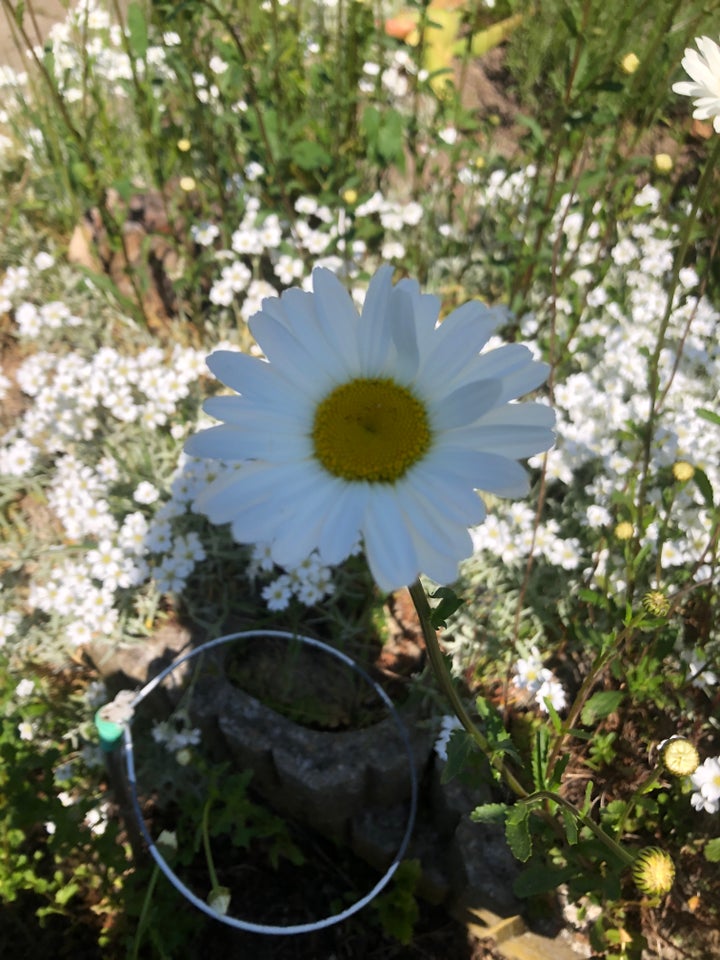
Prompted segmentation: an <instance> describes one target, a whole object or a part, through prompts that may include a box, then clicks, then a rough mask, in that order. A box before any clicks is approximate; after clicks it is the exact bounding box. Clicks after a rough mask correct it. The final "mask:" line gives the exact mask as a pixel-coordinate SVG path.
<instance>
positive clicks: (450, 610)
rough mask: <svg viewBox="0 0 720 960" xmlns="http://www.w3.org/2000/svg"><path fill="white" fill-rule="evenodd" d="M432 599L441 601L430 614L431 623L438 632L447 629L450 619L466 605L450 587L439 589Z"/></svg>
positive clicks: (432, 594) (432, 595)
mask: <svg viewBox="0 0 720 960" xmlns="http://www.w3.org/2000/svg"><path fill="white" fill-rule="evenodd" d="M430 599H431V600H438V599H439V600H440V603H438V605H437V606H436V607H434V608H433V610H432V612H431V614H430V622H431V623H432V625H433V627H435V629H436V630H439V629H440V628H441V627H446V626H447V621H448V620H449V619H450V617H451V616H452V615H453V614H454V613H455V611H456V610H458V609H459V608H460V607H461V606H462V605H463V604H464V603H465V601H464V600H463V599H462V598H461V597H458V595H457V594H456V593H455V591H454V590H451V589H450V587H438V589H437V590H436V591H435V593H431V594H430Z"/></svg>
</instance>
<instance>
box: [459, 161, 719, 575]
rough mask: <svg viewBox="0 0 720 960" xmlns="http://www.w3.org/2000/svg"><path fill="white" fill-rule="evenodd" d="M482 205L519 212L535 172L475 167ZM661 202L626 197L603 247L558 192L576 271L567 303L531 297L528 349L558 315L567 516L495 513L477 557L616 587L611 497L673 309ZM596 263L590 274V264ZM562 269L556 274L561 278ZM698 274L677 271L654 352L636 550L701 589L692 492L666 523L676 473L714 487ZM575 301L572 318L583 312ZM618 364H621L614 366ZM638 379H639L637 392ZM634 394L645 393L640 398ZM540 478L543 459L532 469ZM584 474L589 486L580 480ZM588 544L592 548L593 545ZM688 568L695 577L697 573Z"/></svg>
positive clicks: (708, 356)
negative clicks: (533, 560) (652, 429)
mask: <svg viewBox="0 0 720 960" xmlns="http://www.w3.org/2000/svg"><path fill="white" fill-rule="evenodd" d="M472 174H473V180H474V182H475V183H476V184H477V185H478V191H477V192H478V197H477V202H478V205H479V207H480V208H485V207H489V206H491V205H496V206H497V205H500V207H503V205H504V206H505V207H506V208H507V207H508V206H509V207H510V208H512V210H519V211H520V213H519V214H518V216H520V218H522V210H523V205H524V204H525V203H526V201H527V198H528V196H529V189H530V186H531V183H532V180H533V177H534V176H535V174H536V171H535V168H534V167H528V168H525V169H524V170H521V171H516V172H514V173H507V172H506V171H493V172H492V173H490V174H489V175H487V174H484V173H483V171H477V170H473V171H472ZM659 204H660V195H659V193H658V191H657V189H656V188H655V187H653V186H651V185H648V186H646V187H644V188H643V189H642V190H641V191H639V192H638V194H637V195H636V196H635V197H634V199H633V202H632V205H631V210H632V211H633V212H634V215H633V216H629V217H628V218H626V219H625V220H622V221H620V222H619V223H618V224H617V240H616V242H615V243H614V245H613V246H612V248H611V249H610V250H609V251H607V250H605V249H604V248H603V246H602V239H601V238H602V237H603V236H604V235H605V229H604V225H603V223H602V210H601V208H600V207H599V206H596V207H595V208H594V210H593V211H592V216H591V219H588V216H587V215H586V214H585V213H583V212H582V211H581V210H580V209H578V204H577V202H576V200H575V198H573V197H570V196H565V197H563V198H562V199H561V201H560V203H559V204H558V209H557V211H556V214H555V217H554V233H553V234H552V236H551V239H553V240H555V241H556V242H557V244H558V246H559V248H560V249H562V250H563V251H564V256H565V257H566V258H567V261H568V263H571V264H573V265H574V267H575V269H574V270H573V272H572V274H571V277H570V280H571V282H570V285H569V292H568V294H567V296H566V297H564V298H563V297H561V298H554V299H553V298H550V299H551V303H550V306H548V304H549V302H550V301H549V299H548V297H547V295H546V292H545V291H543V290H542V289H540V287H538V289H537V290H536V292H535V295H536V296H537V297H538V299H537V311H536V313H534V314H528V315H527V316H526V317H524V318H523V319H522V334H523V336H524V337H525V338H526V340H532V339H533V338H535V336H536V334H537V332H538V330H539V329H541V328H542V325H543V322H544V321H547V319H548V316H547V315H548V310H549V309H552V310H553V311H554V320H553V322H554V323H555V326H556V329H557V331H558V335H567V336H568V340H569V351H570V355H571V362H572V363H573V364H574V367H575V370H574V371H573V372H571V373H569V374H568V375H567V376H566V377H565V379H564V380H559V381H558V382H556V383H555V386H554V402H555V407H556V410H557V412H558V422H557V434H558V442H557V445H556V447H555V448H554V449H553V450H551V451H550V453H549V454H547V455H546V457H547V458H546V460H545V464H546V466H545V469H546V477H547V480H548V481H549V483H550V485H551V489H552V485H555V488H556V489H562V488H563V487H565V488H569V489H570V490H571V491H572V497H570V498H569V501H568V502H570V503H571V504H572V512H571V511H565V513H564V514H563V512H562V511H559V512H556V513H555V514H554V516H553V517H552V518H550V519H547V520H546V519H544V518H543V519H541V521H540V522H539V523H536V521H535V516H534V512H533V511H531V510H530V509H529V508H528V507H527V506H526V505H524V504H514V505H512V506H510V507H508V508H505V507H504V506H503V507H502V510H497V509H496V510H494V511H493V514H492V515H491V516H490V517H489V518H488V519H487V521H486V522H485V523H484V524H483V525H482V526H480V527H479V528H477V530H475V531H473V539H474V543H475V548H476V551H477V552H480V551H485V552H487V553H489V554H490V555H493V556H498V557H501V558H502V560H503V562H504V563H506V564H511V563H513V562H516V561H519V562H523V561H524V560H525V558H526V557H527V555H528V553H529V552H530V549H531V547H532V550H533V552H534V554H535V555H536V556H542V557H543V558H544V559H545V560H546V561H547V562H548V563H549V564H550V565H552V566H555V567H559V568H561V569H563V570H567V571H574V570H576V571H578V573H579V574H581V575H582V576H583V577H585V576H586V575H587V576H588V577H590V576H592V577H593V579H594V581H595V583H597V584H599V585H600V586H601V588H602V589H605V588H606V587H610V588H612V589H613V590H614V591H617V592H620V591H622V589H623V588H624V580H623V576H624V574H623V567H624V564H623V561H622V550H618V547H617V545H616V544H615V543H613V542H612V536H611V534H612V530H613V528H614V526H615V525H616V524H617V523H618V522H619V520H621V519H624V518H623V517H621V516H618V514H617V507H616V495H617V493H618V491H622V490H623V489H625V487H626V484H627V478H628V476H629V475H630V474H631V472H632V469H633V464H634V463H635V462H636V461H637V458H638V456H639V448H638V441H637V440H636V439H635V434H633V432H632V431H630V430H628V426H629V425H630V424H633V423H634V424H643V423H644V422H646V420H647V417H648V412H649V399H648V390H647V389H646V388H645V383H646V382H647V378H648V373H647V371H648V355H652V353H653V351H654V349H655V345H656V343H657V338H658V336H659V331H660V326H661V323H662V319H663V316H664V312H665V310H666V307H667V294H666V292H665V291H666V289H667V285H668V277H669V271H670V270H671V268H672V263H673V259H674V254H675V248H676V245H677V240H676V237H675V231H674V230H673V228H672V227H671V225H670V224H669V223H668V222H667V221H666V220H664V219H663V218H662V217H660V216H659V215H658V214H657V212H656V210H657V209H658V207H659ZM598 264H602V265H603V273H602V275H601V276H599V275H598V270H597V265H598ZM563 267H564V264H560V265H559V267H558V269H563ZM698 283H699V281H698V277H697V274H696V272H695V271H694V269H692V268H684V269H683V270H681V271H680V287H679V290H678V292H677V294H676V297H675V302H674V304H673V308H672V311H671V313H670V322H669V324H668V328H667V331H666V333H665V338H664V343H663V347H662V349H661V351H660V360H659V373H660V394H661V395H662V396H663V403H662V406H661V408H660V412H659V416H658V418H657V421H656V435H655V439H654V443H653V446H652V450H651V453H652V461H651V475H650V484H649V486H648V491H647V498H648V501H649V503H650V505H651V507H653V508H655V509H657V511H658V518H657V519H656V520H655V521H653V522H652V523H650V524H649V525H648V526H647V528H646V529H645V530H643V531H642V534H641V546H647V547H649V548H650V550H651V551H652V553H651V555H652V554H654V555H656V556H657V557H658V559H659V561H660V565H661V567H662V569H663V570H671V568H673V567H685V568H688V569H694V575H695V579H696V580H703V579H706V578H707V577H708V576H710V575H711V570H710V568H709V566H708V565H707V564H697V561H698V559H699V558H700V557H701V556H702V554H703V552H704V550H705V548H706V547H707V544H708V542H709V541H710V539H711V537H712V533H713V518H712V514H711V511H710V510H709V509H708V507H707V505H706V504H705V502H704V500H703V497H702V494H701V492H700V490H699V489H698V488H697V486H696V485H695V484H694V483H684V484H682V485H679V484H677V485H676V487H677V489H676V492H675V495H674V497H673V502H672V507H671V511H670V513H669V514H667V512H666V507H665V505H664V503H665V501H664V500H663V495H664V490H665V488H666V487H667V483H668V480H667V475H668V473H669V472H670V468H671V467H672V465H673V463H675V462H676V461H679V460H686V461H688V463H689V464H690V465H691V466H693V467H694V468H700V469H702V470H703V471H704V472H705V473H706V474H707V477H708V479H709V481H710V485H711V486H712V488H713V489H714V490H718V489H720V433H718V431H716V430H708V429H706V425H705V423H704V421H703V420H702V419H701V418H699V417H698V415H697V410H698V408H706V409H710V410H714V409H716V408H717V407H716V403H717V396H716V392H717V391H716V385H717V383H718V382H720V353H718V350H717V344H716V337H715V333H714V331H716V330H717V325H718V322H720V313H719V312H718V311H717V310H716V309H715V308H714V307H713V306H712V305H711V303H710V302H709V301H708V299H707V298H706V297H700V296H698V293H697V288H698ZM578 302H579V303H581V304H583V306H582V315H581V316H580V317H578V307H577V303H578ZM619 358H621V360H619ZM638 376H640V377H641V381H640V383H638ZM639 387H640V388H639ZM530 465H531V466H533V467H536V468H539V467H541V466H542V465H543V457H536V458H532V459H531V460H530ZM581 472H582V476H583V484H584V485H581V484H580V483H579V482H578V476H579V475H580V473H581ZM578 529H584V530H586V531H591V530H596V531H598V534H597V535H596V537H595V539H596V541H599V540H600V539H601V536H602V535H604V537H603V538H604V539H605V542H606V543H607V542H608V540H610V545H609V546H605V547H603V549H602V550H601V551H600V552H598V553H597V554H596V555H595V556H593V557H592V563H591V564H589V563H588V560H590V557H589V556H588V551H589V550H592V547H591V546H590V543H588V544H587V545H584V544H583V541H582V540H581V539H580V538H579V537H578V536H577V533H578ZM589 539H590V541H591V539H592V538H589ZM695 568H696V569H695Z"/></svg>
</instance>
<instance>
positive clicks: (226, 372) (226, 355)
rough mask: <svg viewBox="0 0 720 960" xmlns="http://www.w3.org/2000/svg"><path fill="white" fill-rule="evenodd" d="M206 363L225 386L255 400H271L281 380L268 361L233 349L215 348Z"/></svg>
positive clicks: (281, 384)
mask: <svg viewBox="0 0 720 960" xmlns="http://www.w3.org/2000/svg"><path fill="white" fill-rule="evenodd" d="M207 365H208V367H209V368H210V370H212V372H213V373H214V374H215V376H216V377H217V378H218V380H221V381H222V382H223V383H224V384H225V385H226V386H228V387H231V388H232V389H233V390H235V391H236V392H237V393H241V394H243V395H245V396H251V397H253V398H254V399H257V400H272V398H273V397H274V396H275V393H276V391H277V390H278V389H282V387H283V381H282V380H281V379H280V378H279V377H278V375H277V373H276V371H275V370H273V368H272V367H271V365H270V364H269V363H266V362H265V361H264V360H260V359H259V358H258V357H250V356H248V355H247V354H245V353H238V352H237V351H234V350H215V351H214V352H213V353H211V354H210V356H209V357H208V358H207Z"/></svg>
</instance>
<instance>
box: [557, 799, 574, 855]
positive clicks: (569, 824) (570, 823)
mask: <svg viewBox="0 0 720 960" xmlns="http://www.w3.org/2000/svg"><path fill="white" fill-rule="evenodd" d="M560 812H561V813H562V818H563V821H564V823H565V836H566V837H567V842H568V843H569V844H570V846H571V847H573V846H575V844H576V843H577V841H578V827H577V820H576V819H575V817H574V816H573V815H572V813H570V811H569V810H568V809H566V808H565V807H560Z"/></svg>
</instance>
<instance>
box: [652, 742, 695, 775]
mask: <svg viewBox="0 0 720 960" xmlns="http://www.w3.org/2000/svg"><path fill="white" fill-rule="evenodd" d="M658 750H659V752H660V761H661V763H662V765H663V766H664V767H665V769H666V770H667V772H668V773H671V774H672V775H673V776H674V777H689V776H690V774H691V773H695V771H696V770H697V768H698V766H699V764H700V755H699V753H698V752H697V750H696V749H695V745H694V744H693V743H691V742H690V741H689V740H688V739H687V738H686V737H677V736H676V737H670V738H669V739H668V740H663V742H662V743H661V744H660V745H659V746H658Z"/></svg>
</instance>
